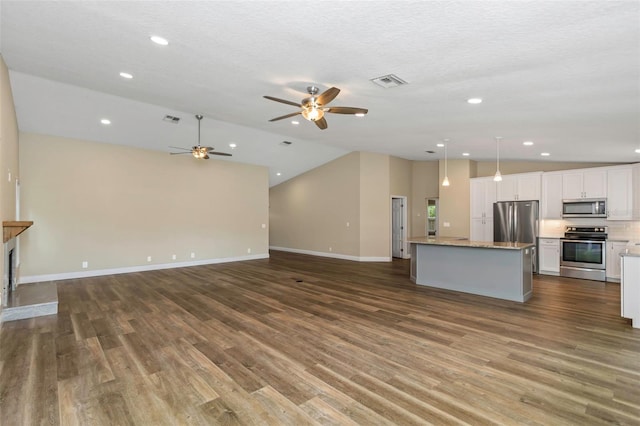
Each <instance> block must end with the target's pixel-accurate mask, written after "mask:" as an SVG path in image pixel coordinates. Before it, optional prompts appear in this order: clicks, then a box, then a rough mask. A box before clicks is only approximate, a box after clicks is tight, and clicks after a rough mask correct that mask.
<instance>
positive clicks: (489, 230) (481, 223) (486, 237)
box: [469, 217, 493, 241]
mask: <svg viewBox="0 0 640 426" xmlns="http://www.w3.org/2000/svg"><path fill="white" fill-rule="evenodd" d="M469 239H470V240H471V241H493V217H481V218H474V219H471V235H470V236H469Z"/></svg>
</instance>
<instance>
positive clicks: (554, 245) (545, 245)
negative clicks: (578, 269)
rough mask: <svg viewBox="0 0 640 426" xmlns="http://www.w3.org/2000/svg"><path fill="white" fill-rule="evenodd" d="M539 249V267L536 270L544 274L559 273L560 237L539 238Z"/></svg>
mask: <svg viewBox="0 0 640 426" xmlns="http://www.w3.org/2000/svg"><path fill="white" fill-rule="evenodd" d="M538 243H539V244H538V250H539V251H540V253H539V257H540V267H539V268H538V270H539V271H538V272H539V273H540V274H544V275H559V274H560V239H558V238H540V240H539V241H538Z"/></svg>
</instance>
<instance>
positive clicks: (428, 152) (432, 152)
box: [425, 150, 436, 154]
mask: <svg viewBox="0 0 640 426" xmlns="http://www.w3.org/2000/svg"><path fill="white" fill-rule="evenodd" d="M425 152H426V153H427V154H435V153H436V152H435V151H431V150H429V151H425Z"/></svg>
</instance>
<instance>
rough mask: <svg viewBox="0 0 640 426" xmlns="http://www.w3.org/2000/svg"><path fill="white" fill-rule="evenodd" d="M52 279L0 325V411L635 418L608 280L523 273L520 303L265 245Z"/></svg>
mask: <svg viewBox="0 0 640 426" xmlns="http://www.w3.org/2000/svg"><path fill="white" fill-rule="evenodd" d="M461 267H464V265H461ZM57 286H58V296H59V313H58V314H57V315H52V316H48V317H42V318H36V319H30V320H21V321H15V322H9V323H4V324H3V325H2V329H1V332H0V423H1V424H2V425H4V426H12V425H20V426H22V425H65V426H67V425H83V426H84V425H183V424H184V425H218V424H242V425H252V424H260V425H263V424H264V425H270V424H278V425H280V424H285V425H305V424H335V425H350V424H351V425H352V424H361V425H384V424H396V425H414V424H415V425H417V424H420V425H423V424H430V423H431V424H437V425H443V424H471V425H482V424H501V425H514V424H538V425H563V424H568V425H600V424H635V425H638V424H640V330H639V329H633V328H631V326H630V324H629V322H628V321H627V320H624V319H622V318H620V287H619V285H618V284H615V283H599V282H587V281H579V280H574V279H566V278H558V277H548V276H536V278H535V280H534V294H533V297H532V299H531V300H529V301H528V302H527V303H524V304H519V303H515V302H507V301H501V300H496V299H491V298H486V297H480V296H473V295H467V294H462V293H455V292H449V291H444V290H437V289H431V288H427V287H421V286H416V285H414V284H413V283H411V282H410V280H409V263H408V261H403V260H396V261H394V262H390V263H357V262H350V261H342V260H336V259H326V258H317V257H312V256H304V255H297V254H291V253H283V252H272V253H271V258H270V259H268V260H255V261H247V262H236V263H227V264H218V265H209V266H199V267H191V268H182V269H170V270H160V271H152V272H143V273H133V274H126V275H125V274H123V275H112V276H105V277H97V278H86V279H76V280H68V281H60V282H58V283H57Z"/></svg>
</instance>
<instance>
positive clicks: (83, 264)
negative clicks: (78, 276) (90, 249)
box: [82, 260, 89, 269]
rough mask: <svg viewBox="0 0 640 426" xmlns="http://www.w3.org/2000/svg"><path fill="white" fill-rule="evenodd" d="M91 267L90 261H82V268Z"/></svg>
mask: <svg viewBox="0 0 640 426" xmlns="http://www.w3.org/2000/svg"><path fill="white" fill-rule="evenodd" d="M88 267H89V262H87V261H86V260H85V261H83V262H82V269H87V268H88Z"/></svg>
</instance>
